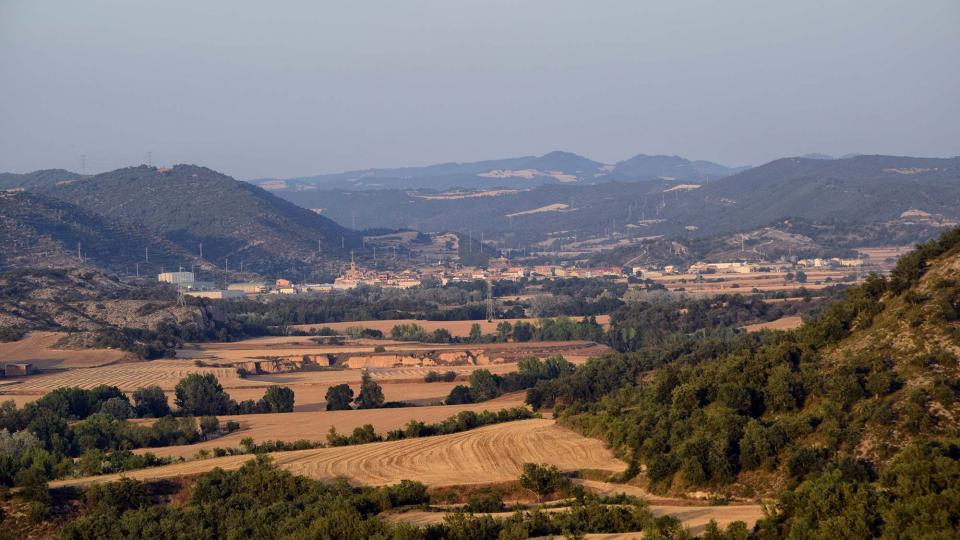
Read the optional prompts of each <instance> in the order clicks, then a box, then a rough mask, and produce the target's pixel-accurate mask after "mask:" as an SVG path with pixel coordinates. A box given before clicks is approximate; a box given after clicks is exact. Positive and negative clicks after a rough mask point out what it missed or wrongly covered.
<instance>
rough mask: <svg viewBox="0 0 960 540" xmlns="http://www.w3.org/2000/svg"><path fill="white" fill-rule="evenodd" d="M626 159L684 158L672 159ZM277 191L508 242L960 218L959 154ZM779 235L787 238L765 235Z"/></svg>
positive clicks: (935, 225) (837, 237)
mask: <svg viewBox="0 0 960 540" xmlns="http://www.w3.org/2000/svg"><path fill="white" fill-rule="evenodd" d="M628 161H631V162H633V163H634V164H637V163H639V164H643V163H644V162H646V163H656V162H657V161H660V162H661V163H674V164H675V165H678V166H679V165H682V162H680V161H677V160H674V159H670V160H653V161H650V160H646V159H643V158H640V159H632V160H628ZM618 166H619V165H618ZM641 170H642V169H641ZM645 170H648V171H649V170H650V168H649V167H647V169H645ZM688 170H689V169H688ZM277 194H278V195H280V196H282V197H285V198H287V199H289V200H291V201H294V202H296V203H297V204H300V205H303V206H306V207H308V208H315V209H318V210H320V211H322V213H323V214H324V215H327V216H329V217H331V218H332V219H334V220H337V221H339V222H341V223H348V224H352V223H356V224H357V226H361V227H387V228H413V229H417V230H421V231H425V232H429V231H444V230H454V231H461V232H466V231H472V234H473V236H475V237H476V236H479V234H480V233H481V232H482V233H484V234H485V237H486V239H487V240H493V241H496V242H499V246H500V247H511V248H523V247H525V246H533V245H534V244H539V245H540V246H541V247H543V246H544V245H546V244H544V243H548V244H549V243H558V242H559V241H562V243H563V245H567V246H569V245H571V244H576V243H580V242H585V241H589V240H592V239H609V240H610V241H611V242H613V241H614V240H617V239H625V238H641V237H655V236H663V235H666V236H668V237H673V238H687V239H698V238H704V237H712V236H717V235H730V234H734V233H739V232H747V231H754V230H758V229H763V228H769V227H775V228H777V229H778V230H779V231H781V232H782V233H785V234H800V235H804V236H806V237H808V238H807V240H811V238H812V240H811V241H813V242H825V243H826V245H827V246H828V247H829V246H833V247H838V246H839V247H851V246H853V245H858V244H859V245H865V244H873V243H889V242H897V243H913V242H916V241H920V240H925V239H928V238H930V237H931V236H934V235H936V234H938V233H939V232H942V231H943V230H944V228H947V227H950V226H951V225H952V224H955V223H956V222H957V221H960V158H950V159H936V158H912V157H895V156H856V157H852V158H846V159H836V160H820V159H804V158H785V159H779V160H776V161H773V162H770V163H767V164H765V165H761V166H759V167H754V168H751V169H748V170H744V171H742V172H739V173H737V174H734V175H732V176H728V177H725V178H722V179H718V180H714V181H712V182H707V183H703V182H692V181H689V180H678V179H673V180H663V179H651V180H648V181H646V182H626V181H610V182H600V183H596V184H589V185H586V184H582V183H576V182H572V183H566V184H551V185H542V186H538V187H533V188H526V189H500V190H478V191H464V190H459V191H449V192H441V193H438V192H435V191H424V190H420V191H413V190H367V191H352V190H351V191H345V190H339V191H320V190H307V191H279V192H277ZM787 220H789V223H785V222H786V221H787ZM771 234H772V235H774V236H776V235H778V234H780V233H777V232H775V231H774V232H772V233H770V232H769V231H768V233H763V234H759V235H758V238H759V237H761V236H767V237H769V236H771ZM781 236H782V235H781ZM801 240H802V239H801ZM764 242H766V241H765V240H764ZM804 242H806V241H804ZM557 247H559V246H557ZM594 247H596V246H594ZM551 249H553V248H551ZM629 258H630V257H627V259H629Z"/></svg>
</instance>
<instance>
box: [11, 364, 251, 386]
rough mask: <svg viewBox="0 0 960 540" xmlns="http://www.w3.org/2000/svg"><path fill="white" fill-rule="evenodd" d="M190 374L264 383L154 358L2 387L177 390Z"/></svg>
mask: <svg viewBox="0 0 960 540" xmlns="http://www.w3.org/2000/svg"><path fill="white" fill-rule="evenodd" d="M188 373H213V374H214V375H216V376H217V379H219V380H220V382H221V383H222V384H223V385H224V387H234V388H235V387H242V386H263V385H262V384H260V383H257V382H256V381H247V380H245V379H241V378H240V376H239V375H237V371H236V370H235V369H231V368H209V367H196V366H194V365H193V363H192V362H186V361H183V360H154V361H151V362H128V363H122V364H115V365H110V366H103V367H93V368H84V369H72V370H67V371H61V372H57V373H43V374H39V375H29V376H26V377H12V378H9V379H5V380H4V381H5V383H6V384H4V386H2V387H0V388H2V390H3V393H12V394H26V395H30V394H36V395H42V394H46V393H47V392H50V391H51V390H54V389H56V388H61V387H65V386H79V387H81V388H93V387H95V386H97V385H100V384H107V385H111V386H117V387H119V388H120V389H121V390H123V391H133V390H136V389H137V388H140V387H143V386H150V385H154V384H155V385H157V386H159V387H160V388H163V389H164V390H173V388H174V386H176V384H177V382H178V381H180V379H182V378H184V377H186V376H187V374H188Z"/></svg>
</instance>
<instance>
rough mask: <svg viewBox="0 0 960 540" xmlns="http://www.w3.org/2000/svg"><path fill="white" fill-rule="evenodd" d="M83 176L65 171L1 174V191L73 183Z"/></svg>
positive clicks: (52, 170)
mask: <svg viewBox="0 0 960 540" xmlns="http://www.w3.org/2000/svg"><path fill="white" fill-rule="evenodd" d="M80 178H83V176H81V175H79V174H77V173H74V172H70V171H66V170H63V169H44V170H41V171H34V172H31V173H25V174H16V173H0V189H16V188H23V189H31V188H38V187H45V186H53V185H56V184H58V183H61V182H72V181H74V180H78V179H80Z"/></svg>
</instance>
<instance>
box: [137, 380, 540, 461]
mask: <svg viewBox="0 0 960 540" xmlns="http://www.w3.org/2000/svg"><path fill="white" fill-rule="evenodd" d="M389 386H391V385H386V386H385V389H386V388H389ZM523 398H524V393H523V392H517V393H514V394H508V395H505V396H501V397H499V398H497V399H494V400H491V401H486V402H483V403H471V404H467V405H440V406H433V407H406V408H402V409H371V410H353V411H318V412H293V413H285V414H247V415H238V416H221V417H220V421H221V422H226V421H228V420H235V421H237V422H239V423H240V430H239V431H236V432H234V433H231V434H229V435H226V436H224V437H220V438H217V439H213V440H211V441H204V442H201V443H197V444H190V445H184V446H168V447H164V448H144V449H140V450H137V453H145V452H148V451H149V452H152V453H153V454H155V455H157V456H163V457H166V456H173V457H183V458H190V457H193V456H194V455H196V453H197V452H199V451H200V450H202V449H207V450H212V449H213V448H217V447H220V448H237V447H239V446H240V440H241V439H243V438H244V437H252V438H253V440H254V441H256V442H263V441H285V442H293V441H297V440H300V439H307V440H309V441H324V440H326V435H327V432H328V431H329V430H330V428H331V427H333V428H336V430H337V431H339V432H340V433H350V432H351V431H353V428H356V427H360V426H362V425H364V424H371V425H373V428H374V429H375V430H376V431H377V433H381V434H382V433H386V432H387V431H390V430H392V429H399V428H402V427H404V426H405V425H407V424H408V423H409V422H410V421H411V420H419V421H421V422H426V423H431V422H439V421H442V420H445V419H447V418H449V417H451V416H454V415H455V414H457V413H459V412H461V411H474V412H480V411H483V410H488V411H499V410H501V409H507V408H511V407H522V406H523ZM149 422H150V421H147V422H145V423H149Z"/></svg>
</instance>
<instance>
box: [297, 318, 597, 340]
mask: <svg viewBox="0 0 960 540" xmlns="http://www.w3.org/2000/svg"><path fill="white" fill-rule="evenodd" d="M570 318H571V319H575V320H580V319H581V318H582V317H570ZM518 321H523V322H528V323H535V322H537V319H499V320H495V321H487V320H480V321H421V320H417V319H393V320H387V321H357V322H342V323H327V324H299V325H295V326H294V328H297V329H300V330H306V331H309V330H310V329H311V328H323V327H328V328H332V329H333V330H336V331H339V332H344V331H346V329H347V328H350V327H351V326H360V327H363V328H370V329H372V330H379V331H381V332H383V333H384V335H390V330H392V329H393V327H394V326H396V325H398V324H419V325H420V326H422V327H423V328H424V330H426V331H427V332H433V331H434V330H436V329H438V328H446V329H447V330H448V331H449V332H450V335H452V336H456V337H466V336H469V335H470V327H471V326H472V325H474V324H479V325H480V330H481V331H482V332H483V333H484V334H493V333H496V331H497V325H498V324H500V323H502V322H508V323H510V324H514V323H516V322H518ZM597 322H598V323H600V324H601V325H602V326H604V327H606V326H607V325H609V324H610V316H609V315H598V316H597Z"/></svg>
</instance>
